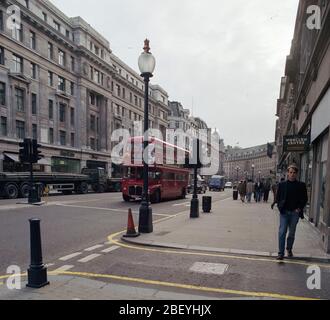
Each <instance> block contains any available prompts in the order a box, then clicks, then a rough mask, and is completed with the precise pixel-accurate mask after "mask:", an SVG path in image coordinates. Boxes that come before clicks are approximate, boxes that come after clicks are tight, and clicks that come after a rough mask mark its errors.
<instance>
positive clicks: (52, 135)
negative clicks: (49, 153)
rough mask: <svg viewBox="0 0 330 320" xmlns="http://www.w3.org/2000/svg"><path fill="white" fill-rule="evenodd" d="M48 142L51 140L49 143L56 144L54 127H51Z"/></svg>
mask: <svg viewBox="0 0 330 320" xmlns="http://www.w3.org/2000/svg"><path fill="white" fill-rule="evenodd" d="M48 142H49V144H54V129H53V128H49V135H48Z"/></svg>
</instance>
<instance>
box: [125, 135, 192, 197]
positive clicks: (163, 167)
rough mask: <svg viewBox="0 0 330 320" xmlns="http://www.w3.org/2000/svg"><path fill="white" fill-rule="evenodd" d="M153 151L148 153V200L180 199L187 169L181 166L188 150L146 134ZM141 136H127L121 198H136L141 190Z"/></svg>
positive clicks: (187, 181) (184, 186)
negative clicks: (149, 161)
mask: <svg viewBox="0 0 330 320" xmlns="http://www.w3.org/2000/svg"><path fill="white" fill-rule="evenodd" d="M149 146H150V147H151V148H152V147H153V152H152V153H151V154H150V155H149V157H150V158H151V159H152V162H153V164H151V165H149V197H150V201H151V202H152V203H158V202H161V201H162V200H165V199H166V200H169V199H177V198H182V199H184V198H185V197H186V194H187V187H188V183H189V173H190V172H189V170H187V169H184V168H183V165H182V164H183V163H184V160H183V159H184V158H185V156H186V155H187V154H189V151H187V150H184V149H182V148H179V147H177V146H175V145H172V144H169V143H167V142H164V141H162V140H159V139H157V138H154V137H152V138H149ZM142 153H143V137H134V138H130V139H128V142H127V145H126V150H125V154H124V177H123V179H122V193H123V199H124V201H126V202H129V201H131V200H140V199H141V198H142V192H143V162H142Z"/></svg>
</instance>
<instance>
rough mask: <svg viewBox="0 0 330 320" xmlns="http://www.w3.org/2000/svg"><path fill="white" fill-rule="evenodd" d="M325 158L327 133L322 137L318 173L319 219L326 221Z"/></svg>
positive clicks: (326, 156) (326, 153)
mask: <svg viewBox="0 0 330 320" xmlns="http://www.w3.org/2000/svg"><path fill="white" fill-rule="evenodd" d="M327 160H328V134H327V135H326V136H325V137H324V138H323V143H322V156H321V173H320V221H322V222H324V223H326V221H325V220H326V219H325V204H326V203H325V200H326V199H325V198H326V193H325V192H326V188H327V185H326V184H327V181H326V176H327Z"/></svg>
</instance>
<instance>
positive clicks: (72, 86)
mask: <svg viewBox="0 0 330 320" xmlns="http://www.w3.org/2000/svg"><path fill="white" fill-rule="evenodd" d="M70 93H71V95H72V96H73V95H74V82H71V83H70Z"/></svg>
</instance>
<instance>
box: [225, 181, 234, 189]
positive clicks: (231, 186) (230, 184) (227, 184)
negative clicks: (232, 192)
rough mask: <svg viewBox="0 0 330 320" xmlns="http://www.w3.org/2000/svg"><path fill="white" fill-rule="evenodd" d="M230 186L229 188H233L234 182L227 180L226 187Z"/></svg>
mask: <svg viewBox="0 0 330 320" xmlns="http://www.w3.org/2000/svg"><path fill="white" fill-rule="evenodd" d="M226 188H228V189H232V188H233V183H232V182H226V184H225V189H226Z"/></svg>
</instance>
